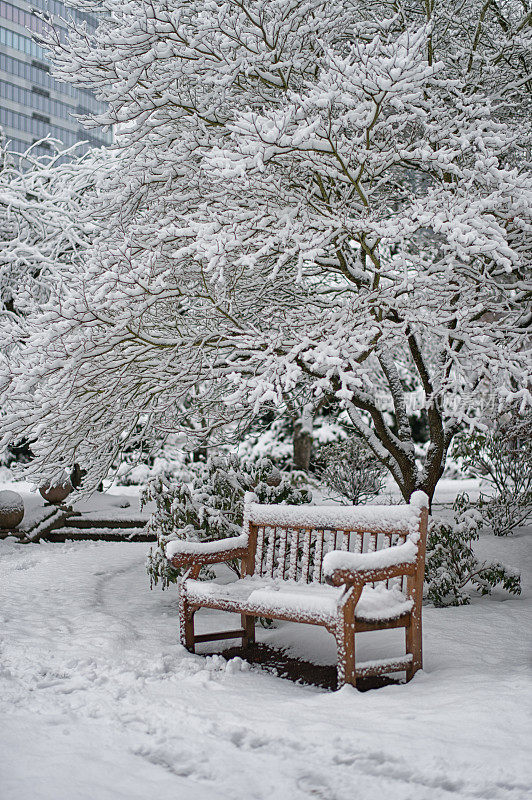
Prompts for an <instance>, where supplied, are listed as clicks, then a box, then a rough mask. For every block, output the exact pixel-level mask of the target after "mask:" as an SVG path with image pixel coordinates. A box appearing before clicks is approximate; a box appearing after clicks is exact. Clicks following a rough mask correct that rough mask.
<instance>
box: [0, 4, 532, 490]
mask: <svg viewBox="0 0 532 800" xmlns="http://www.w3.org/2000/svg"><path fill="white" fill-rule="evenodd" d="M78 4H79V5H80V7H83V8H85V9H90V8H93V7H94V8H96V7H98V8H99V9H101V10H105V11H107V12H108V14H107V15H106V16H105V18H102V22H101V24H100V26H99V28H98V30H97V32H96V34H94V35H93V36H92V35H91V34H90V33H89V32H88V31H87V30H79V31H73V32H72V33H71V35H70V38H69V40H68V41H67V42H60V41H56V42H51V43H50V46H51V47H52V49H53V56H54V58H55V63H56V68H57V73H58V75H60V76H61V77H62V78H63V79H66V80H70V81H72V82H73V83H76V84H77V85H80V86H86V87H90V88H92V89H94V90H96V91H97V92H98V93H99V95H100V96H101V97H102V98H103V99H105V100H107V101H108V102H109V112H108V113H107V114H106V115H102V116H100V117H98V118H96V119H95V120H93V123H90V122H89V124H117V125H119V126H120V128H119V136H118V140H117V153H116V159H117V169H116V170H115V171H114V173H113V175H112V176H111V177H110V178H109V179H108V180H107V182H106V187H105V198H104V199H103V201H102V200H101V199H100V203H102V202H103V206H102V205H100V206H99V208H100V209H101V208H102V207H105V213H106V217H107V222H106V230H105V231H103V232H102V233H101V234H100V237H99V239H98V241H97V242H96V243H95V245H94V246H93V247H92V250H91V253H90V257H89V258H88V259H87V262H86V265H85V268H84V269H83V270H77V271H72V270H71V271H69V270H68V269H67V270H66V271H63V272H62V274H61V275H59V276H58V280H57V287H56V289H55V292H54V293H53V294H52V295H51V297H50V301H49V303H48V305H47V307H46V309H45V310H44V312H43V313H40V314H35V315H34V316H33V318H32V320H31V334H30V335H29V336H28V339H27V342H26V345H25V347H24V349H23V350H22V351H20V352H19V353H17V354H16V358H15V359H14V360H12V361H11V363H10V364H9V365H8V370H7V375H6V378H5V380H4V400H3V402H4V404H5V407H6V408H8V409H9V414H8V418H7V420H6V421H5V423H4V432H5V435H6V438H9V437H10V436H11V437H13V436H15V435H20V433H21V431H23V432H24V434H25V435H26V436H29V437H32V438H35V437H36V436H37V434H38V441H37V442H36V446H35V452H36V456H37V458H36V460H35V462H34V465H33V470H34V471H35V472H36V473H38V474H39V476H40V477H46V478H47V479H53V478H55V477H59V474H60V472H61V470H62V469H63V468H68V467H69V466H70V465H71V464H72V463H73V461H74V460H76V461H79V462H81V463H83V464H84V465H85V466H87V468H88V469H89V475H88V478H87V480H88V481H89V483H91V482H92V483H96V482H97V481H99V480H100V479H101V477H102V475H103V474H105V472H106V470H107V468H108V465H109V463H110V461H111V459H112V458H113V457H114V456H115V453H116V450H117V448H119V447H120V446H121V445H122V444H123V443H124V442H131V441H134V439H135V437H136V436H138V435H139V433H138V431H139V430H140V431H141V435H142V436H143V437H144V439H145V438H146V436H147V433H148V432H149V431H155V430H156V431H159V432H161V431H162V432H164V431H170V430H171V431H174V430H177V429H179V428H180V427H182V424H183V419H182V409H183V408H184V407H185V406H184V403H185V400H186V401H187V402H189V400H190V397H191V396H192V395H193V397H194V401H193V403H192V406H191V407H192V410H193V412H194V414H195V415H196V417H197V419H198V420H202V421H203V422H202V424H203V427H204V429H205V432H207V433H210V434H211V435H212V434H213V433H215V432H217V431H219V430H223V428H224V425H226V424H227V422H228V421H230V422H231V424H232V426H233V430H235V426H236V429H238V425H239V424H240V423H242V424H247V422H248V420H249V417H250V416H251V415H253V414H256V413H259V411H260V409H261V408H262V407H264V405H265V404H266V405H269V406H272V405H273V406H278V407H282V406H283V405H284V403H285V398H286V397H287V396H288V397H297V400H298V403H299V406H300V407H305V406H306V405H309V407H313V408H315V407H316V406H317V405H318V404H319V403H320V402H322V401H326V402H327V403H328V404H336V405H337V407H338V409H345V410H346V411H347V412H348V414H349V417H350V420H351V423H352V424H353V425H354V426H355V428H356V430H357V431H358V434H359V435H361V436H363V437H364V439H365V441H366V443H367V445H368V446H369V447H370V448H371V450H372V451H373V453H374V454H375V455H376V456H377V457H378V458H379V459H380V460H381V462H382V463H383V464H385V465H386V466H387V467H388V469H389V470H390V471H391V473H392V474H393V476H394V478H395V479H396V481H397V482H398V484H399V486H400V487H401V491H402V493H403V495H404V496H405V498H408V497H409V496H410V494H411V492H412V491H414V490H415V489H419V488H421V489H423V490H424V491H426V492H427V493H428V494H429V496H430V497H432V495H433V492H434V488H435V486H436V484H437V481H438V479H439V477H440V476H441V474H442V471H443V466H444V462H445V457H446V452H447V449H448V446H449V444H450V441H451V440H452V437H453V435H454V433H455V432H456V430H457V429H458V428H459V427H460V425H463V424H464V423H465V424H475V421H476V416H477V412H476V409H477V408H478V398H479V396H480V395H481V393H482V391H484V390H485V389H486V387H487V388H488V389H489V392H490V394H491V395H492V396H498V397H499V398H500V401H501V402H505V401H507V400H509V399H512V400H513V401H514V402H515V401H516V399H517V400H518V401H520V402H521V403H522V404H523V405H525V404H526V403H528V402H529V400H530V395H529V394H528V392H527V389H526V386H525V383H524V380H523V374H524V369H525V365H526V355H525V349H524V335H523V326H524V324H525V322H526V320H527V310H526V307H525V297H526V294H525V293H526V289H527V284H526V274H525V269H526V265H527V254H528V253H530V238H531V237H530V233H531V230H532V227H531V217H530V205H531V204H530V201H531V199H532V191H531V189H530V175H529V173H527V163H528V161H527V159H528V152H529V146H530V136H529V124H528V123H527V122H525V120H526V116H525V113H524V109H525V104H526V100H525V99H524V98H525V97H526V91H527V86H528V83H529V82H530V63H529V59H530V56H529V53H530V48H529V44H530V32H529V28H528V27H527V24H526V17H525V12H524V11H523V8H522V7H521V5H520V4H519V3H515V2H496V0H492V1H490V2H487V3H485V2H475V0H473V2H468V3H467V4H464V3H463V2H458V0H456V1H453V0H451V2H449V0H430V2H423V3H421V2H417V0H413V2H409V3H408V4H403V3H402V2H389V3H388V2H386V1H385V2H379V3H376V2H373V1H372V0H209V1H208V2H205V0H180V2H178V3H170V2H168V1H167V0H152V2H150V3H145V2H141V0H127V2H126V1H125V0H101V2H97V3H93V2H89V0H87V1H83V2H81V0H80V2H79V3H78ZM527 126H528V127H527ZM28 385H31V387H32V393H31V398H30V397H29V395H28ZM420 411H424V412H425V413H426V415H427V419H428V427H429V434H430V442H429V445H428V448H427V451H426V457H425V462H424V464H423V465H422V467H421V468H419V465H418V464H417V463H416V458H415V449H414V442H413V437H412V430H411V426H410V423H409V418H410V415H411V414H412V413H414V412H418V413H419V412H420ZM187 413H190V406H189V409H188V412H187Z"/></svg>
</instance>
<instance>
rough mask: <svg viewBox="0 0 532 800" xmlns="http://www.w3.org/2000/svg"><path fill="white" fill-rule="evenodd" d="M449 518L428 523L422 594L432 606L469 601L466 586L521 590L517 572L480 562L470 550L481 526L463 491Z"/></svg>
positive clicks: (487, 590) (488, 591)
mask: <svg viewBox="0 0 532 800" xmlns="http://www.w3.org/2000/svg"><path fill="white" fill-rule="evenodd" d="M453 512H454V514H453V519H452V520H451V521H444V520H442V519H440V518H438V517H433V518H432V519H431V520H430V522H429V531H428V540H427V556H426V562H425V594H426V598H427V599H428V600H429V601H431V602H432V603H434V605H435V606H439V607H443V606H462V605H467V604H468V603H470V595H469V593H468V591H467V589H468V588H470V587H473V588H474V589H476V591H477V592H480V594H482V595H485V594H491V591H492V589H494V588H495V587H496V586H500V587H501V588H503V589H505V590H506V591H507V592H509V593H510V594H520V593H521V580H520V577H519V575H518V574H517V573H515V572H512V570H509V569H507V568H506V567H505V566H503V565H502V564H500V563H498V562H493V561H492V562H486V561H484V562H481V561H479V559H478V558H477V556H476V555H475V552H474V542H476V541H477V540H478V538H479V531H480V530H481V529H482V528H483V527H484V524H485V523H484V519H483V517H482V514H481V513H480V511H479V510H478V508H475V507H472V506H471V504H470V502H469V497H468V496H467V494H461V495H458V497H457V498H456V500H455V502H454V505H453Z"/></svg>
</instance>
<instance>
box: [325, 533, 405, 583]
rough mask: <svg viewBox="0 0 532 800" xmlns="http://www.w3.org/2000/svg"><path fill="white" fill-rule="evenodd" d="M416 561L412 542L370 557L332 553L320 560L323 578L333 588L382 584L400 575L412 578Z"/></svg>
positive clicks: (375, 553) (378, 551)
mask: <svg viewBox="0 0 532 800" xmlns="http://www.w3.org/2000/svg"><path fill="white" fill-rule="evenodd" d="M416 560H417V544H416V542H415V541H413V540H412V539H409V540H407V541H406V542H404V544H399V545H395V546H394V547H387V548H385V549H384V550H377V551H375V552H373V553H349V552H346V551H344V550H332V551H331V552H330V553H327V555H326V556H325V558H324V559H323V574H324V576H325V580H326V582H327V583H330V584H332V585H333V586H340V585H341V584H344V583H346V584H350V585H355V584H364V583H370V582H371V581H385V580H388V579H389V578H395V577H398V576H399V575H413V574H414V573H415V570H416Z"/></svg>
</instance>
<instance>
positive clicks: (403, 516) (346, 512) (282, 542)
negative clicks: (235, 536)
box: [244, 492, 428, 589]
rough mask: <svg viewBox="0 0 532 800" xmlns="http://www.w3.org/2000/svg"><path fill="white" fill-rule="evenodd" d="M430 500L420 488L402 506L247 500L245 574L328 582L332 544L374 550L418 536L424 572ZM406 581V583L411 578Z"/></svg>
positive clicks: (419, 561) (355, 550)
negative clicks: (326, 574)
mask: <svg viewBox="0 0 532 800" xmlns="http://www.w3.org/2000/svg"><path fill="white" fill-rule="evenodd" d="M427 502H428V501H427V499H426V495H424V494H423V493H422V492H416V493H415V494H414V495H412V500H411V503H410V504H409V505H402V506H399V505H394V506H353V507H346V506H275V505H259V504H258V503H249V502H248V503H246V510H245V523H244V524H245V526H247V528H248V530H249V542H250V554H249V560H248V562H247V565H246V574H252V573H254V574H256V575H260V576H263V577H270V578H277V579H280V580H290V581H298V582H301V583H312V582H318V583H323V580H324V576H323V558H324V556H325V555H326V553H328V552H330V551H331V550H344V551H350V552H353V553H370V552H373V551H375V550H380V549H382V548H385V547H392V546H393V545H396V544H403V543H404V542H405V541H406V540H407V538H410V537H414V540H415V541H417V543H418V559H417V569H416V573H418V572H419V571H421V575H422V574H423V570H424V557H425V544H426V514H427V512H426V508H427ZM245 529H246V528H245ZM402 581H403V582H404V586H403V589H406V588H407V579H406V578H403V579H402ZM410 582H411V581H410V580H409V581H408V583H410ZM386 583H387V585H389V584H390V583H401V579H400V578H399V579H397V578H392V579H391V580H390V581H387V582H386Z"/></svg>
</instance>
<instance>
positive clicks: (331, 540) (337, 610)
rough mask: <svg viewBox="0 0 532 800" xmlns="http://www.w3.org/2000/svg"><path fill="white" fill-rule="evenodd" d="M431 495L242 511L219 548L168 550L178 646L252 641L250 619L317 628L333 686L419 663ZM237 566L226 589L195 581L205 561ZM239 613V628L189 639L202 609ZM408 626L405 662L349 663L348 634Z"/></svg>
mask: <svg viewBox="0 0 532 800" xmlns="http://www.w3.org/2000/svg"><path fill="white" fill-rule="evenodd" d="M427 515H428V498H427V496H426V495H425V494H423V493H422V492H415V493H414V494H413V495H412V497H411V500H410V504H409V505H403V506H399V505H395V506H355V507H345V506H336V507H335V506H283V505H259V504H258V503H254V502H249V498H248V500H247V502H246V505H245V517H244V533H243V534H242V535H241V536H235V537H233V538H230V539H225V540H220V541H216V542H208V543H197V542H185V541H177V542H171V543H170V544H168V546H167V557H168V558H169V559H170V560H171V563H172V564H173V565H174V566H175V567H181V568H182V567H185V568H188V572H187V573H186V574H185V576H184V577H183V579H182V580H181V581H180V587H179V592H180V595H179V612H180V625H181V642H182V644H183V645H184V646H185V647H187V649H189V650H190V651H192V652H194V648H195V645H196V644H197V643H198V642H206V641H212V640H216V639H231V638H237V637H241V638H242V644H243V646H247V645H249V644H250V643H251V642H253V641H254V638H255V617H268V618H273V619H281V620H291V621H294V622H305V623H310V624H314V625H323V626H324V627H325V628H327V629H328V630H329V631H330V632H331V633H332V634H333V636H334V637H335V638H336V642H337V648H338V686H341V685H342V684H344V683H350V684H352V685H353V686H354V685H355V683H356V678H357V676H358V677H361V676H367V675H382V674H387V673H389V672H396V671H403V670H404V671H406V677H407V680H410V679H411V678H412V676H413V675H414V673H415V672H416V671H417V670H418V669H420V668H421V666H422V644H421V601H422V590H423V573H424V565H425V543H426V535H427ZM231 559H241V560H242V578H240V579H239V580H236V581H234V582H233V583H222V582H219V581H218V580H211V581H198V580H197V578H198V574H199V571H200V569H201V567H202V565H205V564H217V563H221V562H224V561H229V560H231ZM201 607H206V608H215V609H222V610H224V611H230V612H237V613H239V614H241V619H242V628H239V629H238V630H230V631H224V632H220V633H212V634H202V635H199V636H196V635H194V614H195V612H196V611H197V610H198V609H199V608H201ZM398 627H403V628H405V633H406V655H405V656H402V657H400V658H389V659H385V660H382V661H376V662H363V663H358V664H355V636H354V635H355V632H358V631H372V630H379V629H382V628H398Z"/></svg>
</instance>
